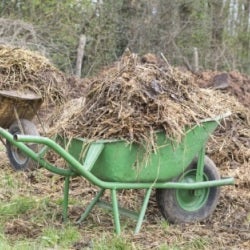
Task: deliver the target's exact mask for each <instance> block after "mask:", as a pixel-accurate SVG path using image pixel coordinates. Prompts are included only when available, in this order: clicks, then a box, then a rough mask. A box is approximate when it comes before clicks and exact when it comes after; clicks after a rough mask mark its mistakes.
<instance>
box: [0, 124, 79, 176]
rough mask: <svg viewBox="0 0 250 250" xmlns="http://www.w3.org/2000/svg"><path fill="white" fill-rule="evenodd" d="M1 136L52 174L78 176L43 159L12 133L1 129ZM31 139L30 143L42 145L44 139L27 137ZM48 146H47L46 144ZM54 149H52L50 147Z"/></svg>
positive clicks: (42, 151)
mask: <svg viewBox="0 0 250 250" xmlns="http://www.w3.org/2000/svg"><path fill="white" fill-rule="evenodd" d="M0 135H1V136H2V137H3V138H5V139H6V140H8V141H9V142H10V143H11V144H13V145H14V146H16V147H17V148H19V149H20V150H22V151H23V152H24V153H25V154H26V155H27V156H29V157H30V158H31V159H33V160H34V161H37V162H38V163H39V164H40V165H41V166H43V167H44V168H45V169H47V170H49V171H50V172H52V173H55V174H58V175H61V176H74V175H76V174H75V172H73V171H72V170H71V169H62V168H58V167H56V166H54V165H52V164H50V163H49V162H47V161H46V160H45V159H43V157H41V156H40V153H35V152H34V151H33V150H32V149H30V148H29V147H28V146H27V145H25V144H24V143H22V142H18V141H17V140H16V139H15V138H14V137H13V135H12V134H11V133H9V132H8V131H7V130H6V129H3V128H1V127H0ZM27 137H29V138H30V140H29V142H34V143H39V144H43V143H42V139H41V140H39V138H43V137H40V136H27ZM45 145H46V144H45ZM50 148H52V147H50ZM44 150H45V148H43V149H42V150H41V154H43V153H44Z"/></svg>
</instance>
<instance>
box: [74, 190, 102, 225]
mask: <svg viewBox="0 0 250 250" xmlns="http://www.w3.org/2000/svg"><path fill="white" fill-rule="evenodd" d="M104 191H105V189H104V188H102V189H101V190H100V191H99V192H98V193H97V195H96V196H95V198H94V199H93V200H92V201H91V202H90V203H89V205H88V206H87V208H86V209H85V212H84V213H83V214H82V215H81V217H80V219H79V220H78V221H77V222H76V223H77V224H80V223H82V221H83V220H84V219H85V218H86V217H87V216H88V215H89V213H90V212H91V210H92V209H93V207H94V206H95V205H96V204H97V202H98V201H99V199H100V197H101V196H102V195H103V193H104Z"/></svg>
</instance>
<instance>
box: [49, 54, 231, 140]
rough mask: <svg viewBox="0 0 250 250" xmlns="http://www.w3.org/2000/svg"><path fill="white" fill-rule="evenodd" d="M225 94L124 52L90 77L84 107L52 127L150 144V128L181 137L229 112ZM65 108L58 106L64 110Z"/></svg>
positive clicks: (147, 58) (164, 65) (86, 135)
mask: <svg viewBox="0 0 250 250" xmlns="http://www.w3.org/2000/svg"><path fill="white" fill-rule="evenodd" d="M227 98H228V96H227V95H224V94H223V95H222V94H220V93H218V92H215V91H213V90H209V89H200V88H199V87H198V86H197V85H196V83H195V81H194V78H193V77H192V75H191V74H188V73H185V72H182V71H180V70H178V69H177V68H174V67H171V66H170V65H169V64H167V63H166V62H165V61H159V59H157V58H156V57H154V56H153V55H150V54H148V55H145V56H143V57H142V58H140V57H139V56H138V55H137V54H133V53H131V52H130V51H128V50H127V51H126V52H125V53H124V55H123V56H122V58H121V60H120V61H118V62H116V63H115V64H114V65H113V66H112V67H110V68H107V69H105V70H103V71H102V72H101V73H100V74H99V75H98V76H96V77H94V78H93V79H92V80H91V84H90V86H89V89H88V91H87V94H86V100H85V103H84V105H82V106H81V108H80V109H77V110H75V111H74V110H73V111H72V107H71V106H69V105H68V107H66V106H65V108H68V113H69V114H70V115H69V117H68V120H67V121H66V120H65V119H64V120H63V124H62V121H61V119H60V114H54V116H53V120H54V121H55V117H56V120H57V122H56V123H55V122H54V123H53V124H52V127H53V128H54V129H53V130H54V131H57V132H59V133H60V134H62V135H63V136H66V137H84V138H88V139H125V140H128V141H130V142H138V143H143V142H145V141H148V142H152V141H154V138H153V134H154V133H153V131H155V130H164V132H165V133H166V136H167V137H168V138H170V139H173V140H175V141H176V140H177V141H180V140H181V138H182V137H183V136H184V134H185V128H186V127H188V126H193V125H195V124H199V123H200V121H201V120H202V119H204V118H209V117H214V116H217V115H219V114H222V113H225V112H227V111H228V109H229V107H230V106H228V103H227V102H226V100H227ZM65 108H63V109H64V110H65Z"/></svg>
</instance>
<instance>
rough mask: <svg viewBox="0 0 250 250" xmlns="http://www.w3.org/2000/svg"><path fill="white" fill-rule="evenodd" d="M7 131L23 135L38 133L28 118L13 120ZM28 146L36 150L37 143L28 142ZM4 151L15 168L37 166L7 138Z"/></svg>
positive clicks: (27, 168)
mask: <svg viewBox="0 0 250 250" xmlns="http://www.w3.org/2000/svg"><path fill="white" fill-rule="evenodd" d="M9 132H10V133H11V134H12V135H15V134H25V135H39V132H38V131H37V128H36V126H35V125H34V124H33V123H32V122H31V121H29V120H26V119H20V120H19V121H16V122H14V123H13V124H12V125H11V126H10V127H9ZM28 146H29V148H31V149H32V150H33V151H35V152H37V151H38V145H37V144H28ZM6 151H7V156H8V158H9V161H10V164H11V166H12V167H13V168H14V169H15V170H34V169H35V168H37V166H38V165H37V163H36V162H34V161H33V160H32V159H30V158H29V157H28V156H27V155H25V154H24V153H23V152H22V151H21V150H20V149H19V148H17V147H15V146H14V145H13V144H11V143H10V142H9V141H8V140H7V141H6Z"/></svg>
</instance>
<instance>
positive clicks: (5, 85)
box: [0, 45, 67, 104]
mask: <svg viewBox="0 0 250 250" xmlns="http://www.w3.org/2000/svg"><path fill="white" fill-rule="evenodd" d="M0 90H15V91H20V92H24V93H25V92H30V91H31V92H35V93H36V94H38V95H40V96H42V97H43V99H44V102H45V103H46V104H57V103H61V102H62V101H63V100H64V99H65V96H66V93H67V79H66V78H65V76H64V74H63V73H62V72H60V71H59V70H58V69H56V68H55V67H54V66H53V65H52V64H51V63H50V62H49V60H48V59H46V58H45V57H43V56H41V55H40V54H38V53H37V52H33V51H29V50H25V49H21V48H14V47H9V46H3V45H1V46H0Z"/></svg>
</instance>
